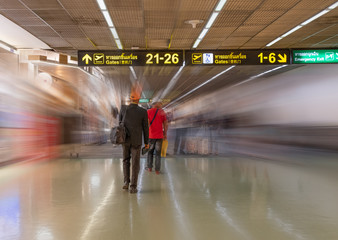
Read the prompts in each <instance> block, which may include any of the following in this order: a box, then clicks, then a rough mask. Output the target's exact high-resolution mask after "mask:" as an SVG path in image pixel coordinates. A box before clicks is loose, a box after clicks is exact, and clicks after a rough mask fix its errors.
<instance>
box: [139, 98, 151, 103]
mask: <svg viewBox="0 0 338 240" xmlns="http://www.w3.org/2000/svg"><path fill="white" fill-rule="evenodd" d="M148 102H149V99H148V98H141V99H140V101H139V103H148Z"/></svg>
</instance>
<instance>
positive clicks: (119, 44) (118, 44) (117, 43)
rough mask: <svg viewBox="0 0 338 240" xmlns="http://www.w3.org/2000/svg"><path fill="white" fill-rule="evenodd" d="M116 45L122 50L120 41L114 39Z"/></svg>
mask: <svg viewBox="0 0 338 240" xmlns="http://www.w3.org/2000/svg"><path fill="white" fill-rule="evenodd" d="M115 42H116V45H117V47H118V48H119V49H123V47H122V43H121V41H120V39H115Z"/></svg>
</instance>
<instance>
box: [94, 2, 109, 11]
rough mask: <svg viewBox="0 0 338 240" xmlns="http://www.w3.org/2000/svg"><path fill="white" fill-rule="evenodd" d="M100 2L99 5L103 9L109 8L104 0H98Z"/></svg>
mask: <svg viewBox="0 0 338 240" xmlns="http://www.w3.org/2000/svg"><path fill="white" fill-rule="evenodd" d="M96 1H97V3H98V4H99V7H100V9H101V10H107V7H106V4H105V3H104V0H96Z"/></svg>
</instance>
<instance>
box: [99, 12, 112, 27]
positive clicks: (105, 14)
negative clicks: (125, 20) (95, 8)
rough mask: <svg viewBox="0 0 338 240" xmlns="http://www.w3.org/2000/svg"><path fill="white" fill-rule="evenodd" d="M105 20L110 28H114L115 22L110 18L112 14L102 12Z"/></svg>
mask: <svg viewBox="0 0 338 240" xmlns="http://www.w3.org/2000/svg"><path fill="white" fill-rule="evenodd" d="M102 13H103V16H104V18H105V19H106V22H107V23H108V26H109V27H114V24H113V20H112V19H111V17H110V14H109V12H108V11H102Z"/></svg>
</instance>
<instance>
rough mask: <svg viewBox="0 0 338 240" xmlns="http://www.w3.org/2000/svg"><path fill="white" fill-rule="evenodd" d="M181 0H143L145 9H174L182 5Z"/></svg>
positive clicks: (153, 10)
mask: <svg viewBox="0 0 338 240" xmlns="http://www.w3.org/2000/svg"><path fill="white" fill-rule="evenodd" d="M181 2H182V1H181V0H170V1H167V0H143V7H144V10H145V11H152V12H158V11H172V10H177V9H178V8H179V7H180V3H181Z"/></svg>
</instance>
